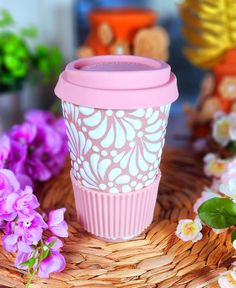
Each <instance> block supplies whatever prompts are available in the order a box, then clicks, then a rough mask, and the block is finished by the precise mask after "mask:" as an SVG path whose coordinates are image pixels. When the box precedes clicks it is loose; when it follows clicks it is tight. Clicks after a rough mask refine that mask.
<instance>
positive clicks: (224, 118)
mask: <svg viewBox="0 0 236 288" xmlns="http://www.w3.org/2000/svg"><path fill="white" fill-rule="evenodd" d="M213 138H214V139H215V141H216V142H217V143H219V144H221V145H222V146H226V145H227V144H229V142H230V141H235V140H236V113H235V112H233V113H230V114H228V115H220V116H219V117H218V118H216V119H215V122H214V124H213Z"/></svg>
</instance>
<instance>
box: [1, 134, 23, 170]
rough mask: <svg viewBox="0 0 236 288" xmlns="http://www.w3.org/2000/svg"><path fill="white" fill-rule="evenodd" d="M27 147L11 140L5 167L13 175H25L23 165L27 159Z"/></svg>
mask: <svg viewBox="0 0 236 288" xmlns="http://www.w3.org/2000/svg"><path fill="white" fill-rule="evenodd" d="M27 153H28V146H27V145H26V144H22V143H20V142H18V141H16V140H14V139H11V150H10V153H9V156H8V159H7V165H6V167H7V168H8V169H10V170H12V171H13V172H14V173H15V174H18V173H20V174H25V171H24V170H25V169H24V164H25V161H26V159H27Z"/></svg>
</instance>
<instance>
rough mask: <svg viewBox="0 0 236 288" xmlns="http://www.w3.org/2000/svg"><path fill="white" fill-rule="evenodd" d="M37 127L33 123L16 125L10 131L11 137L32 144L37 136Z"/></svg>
mask: <svg viewBox="0 0 236 288" xmlns="http://www.w3.org/2000/svg"><path fill="white" fill-rule="evenodd" d="M36 132H37V128H36V126H35V125H33V124H29V123H23V124H20V125H15V126H13V127H12V129H11V131H10V132H9V136H10V138H11V139H13V140H15V141H18V142H20V143H22V144H30V143H32V142H33V140H34V138H35V136H36Z"/></svg>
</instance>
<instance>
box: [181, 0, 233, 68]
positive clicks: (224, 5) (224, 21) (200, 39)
mask: <svg viewBox="0 0 236 288" xmlns="http://www.w3.org/2000/svg"><path fill="white" fill-rule="evenodd" d="M179 8H180V13H181V15H182V18H183V22H184V28H183V34H184V37H185V39H186V41H187V47H186V48H185V49H184V53H185V55H186V57H187V58H188V59H189V60H190V61H191V62H192V63H193V64H194V65H196V66H198V67H201V68H212V67H213V66H215V65H216V64H218V63H219V62H220V61H221V60H222V58H223V57H224V54H225V52H226V51H227V50H229V49H231V48H236V1H235V0H201V1H199V0H184V1H183V2H182V3H181V4H180V6H179Z"/></svg>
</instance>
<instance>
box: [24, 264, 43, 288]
mask: <svg viewBox="0 0 236 288" xmlns="http://www.w3.org/2000/svg"><path fill="white" fill-rule="evenodd" d="M40 263H41V261H40V260H38V264H37V266H36V267H35V269H34V270H33V272H32V274H30V277H29V279H28V281H27V283H26V284H25V286H24V288H28V287H29V285H30V284H31V282H32V280H33V279H34V276H35V274H36V273H37V271H38V269H39V266H40Z"/></svg>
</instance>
